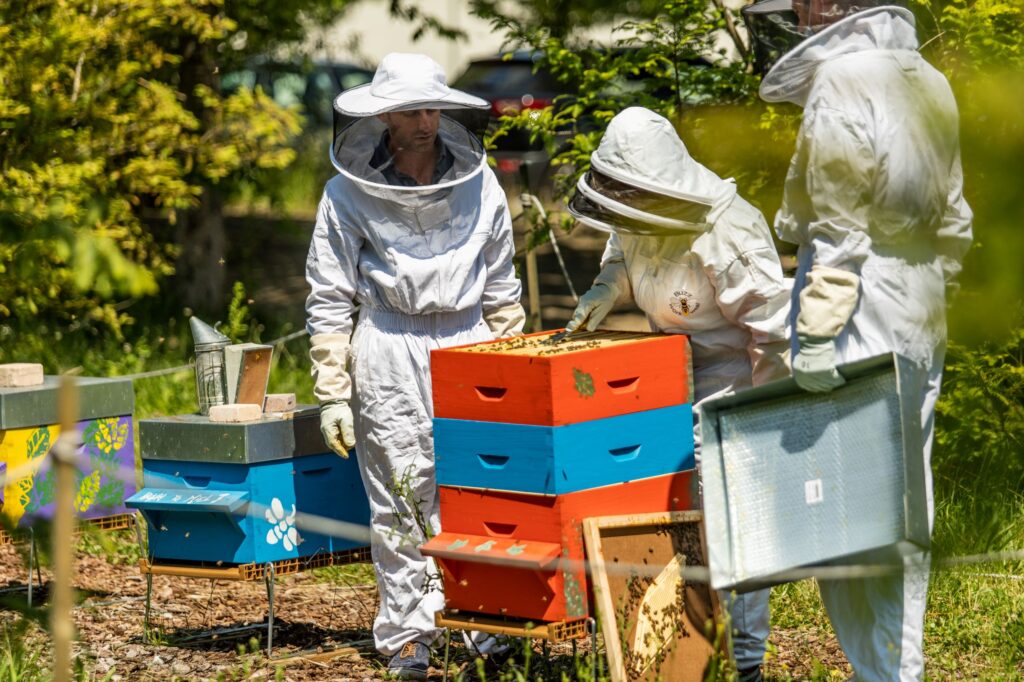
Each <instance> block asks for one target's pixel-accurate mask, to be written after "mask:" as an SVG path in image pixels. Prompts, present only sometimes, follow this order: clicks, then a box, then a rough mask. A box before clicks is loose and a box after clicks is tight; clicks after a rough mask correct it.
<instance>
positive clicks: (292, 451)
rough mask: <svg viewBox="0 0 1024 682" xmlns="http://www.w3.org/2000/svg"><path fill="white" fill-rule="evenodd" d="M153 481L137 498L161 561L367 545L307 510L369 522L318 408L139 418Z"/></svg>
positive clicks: (154, 555)
mask: <svg viewBox="0 0 1024 682" xmlns="http://www.w3.org/2000/svg"><path fill="white" fill-rule="evenodd" d="M139 447H140V451H141V455H142V475H143V483H144V487H143V488H142V490H140V491H139V492H138V493H136V494H135V495H134V496H133V497H132V498H131V499H130V500H128V505H129V506H130V507H135V508H137V509H138V510H139V511H141V512H142V514H143V515H144V516H145V518H146V521H147V523H148V525H149V553H150V557H151V559H152V560H154V561H156V562H161V563H175V562H199V563H210V564H217V565H221V564H248V563H264V562H268V561H283V560H287V559H297V558H301V557H312V556H317V555H325V554H326V555H329V554H331V553H333V552H339V551H345V550H350V549H353V548H356V547H359V546H361V545H362V544H364V543H362V542H357V541H352V540H350V539H347V538H344V537H336V536H332V535H331V534H330V530H329V529H328V530H324V531H321V530H319V529H318V530H313V529H312V528H310V527H308V524H307V525H306V526H304V522H303V519H302V518H299V517H300V515H303V514H305V515H309V516H312V517H319V519H317V520H318V521H320V522H321V523H320V526H319V527H320V528H323V527H324V523H323V522H327V524H328V525H329V522H330V521H331V520H337V521H341V522H344V523H348V524H355V525H356V526H364V527H365V526H367V525H369V521H370V507H369V504H368V503H367V501H366V494H365V493H364V491H363V484H362V481H361V479H360V477H359V465H358V463H357V460H356V458H355V456H354V454H355V453H352V455H353V456H350V457H349V458H348V459H342V458H341V457H338V456H337V455H335V454H334V453H333V452H331V451H330V450H328V448H327V446H326V445H325V444H324V440H323V437H322V436H321V434H320V417H319V411H318V410H317V408H316V407H312V406H299V408H297V409H296V410H294V411H293V412H288V413H283V414H266V415H263V416H262V417H261V418H259V419H257V420H254V421H250V422H246V423H218V422H212V421H211V420H210V418H209V417H204V416H201V415H198V414H189V415H179V416H175V417H160V418H155V419H143V420H141V421H140V422H139Z"/></svg>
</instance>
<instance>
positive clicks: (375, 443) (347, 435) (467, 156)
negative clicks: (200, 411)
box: [306, 54, 525, 679]
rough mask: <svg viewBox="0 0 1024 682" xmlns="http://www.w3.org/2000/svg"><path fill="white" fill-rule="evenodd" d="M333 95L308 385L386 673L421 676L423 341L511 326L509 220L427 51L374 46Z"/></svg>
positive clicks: (426, 450)
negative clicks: (358, 489)
mask: <svg viewBox="0 0 1024 682" xmlns="http://www.w3.org/2000/svg"><path fill="white" fill-rule="evenodd" d="M334 107H335V113H336V115H335V138H334V142H333V145H332V148H331V160H332V162H333V164H334V166H335V168H336V169H337V171H338V175H337V176H335V177H334V178H333V179H331V180H330V181H329V182H328V183H327V186H326V187H325V188H324V194H323V198H322V199H321V201H320V207H319V211H318V214H317V221H316V227H315V229H314V232H313V239H312V243H311V244H310V248H309V256H308V259H307V262H306V278H307V280H308V281H309V285H310V287H311V289H312V291H311V293H310V295H309V298H308V299H307V301H306V312H307V315H308V321H307V329H308V330H309V333H310V336H311V339H310V342H311V350H310V355H311V357H312V361H313V376H314V378H315V381H316V389H315V393H316V397H317V398H318V399H319V401H320V405H321V426H322V431H323V434H324V438H325V440H326V441H327V443H328V444H329V445H330V447H331V448H332V449H334V450H335V451H336V452H337V453H338V454H339V455H341V456H347V452H348V450H349V449H351V448H353V447H355V448H356V452H357V456H358V457H359V464H360V469H361V471H362V476H363V484H364V485H365V487H366V494H367V497H368V498H369V501H370V510H371V517H372V518H371V526H372V540H371V544H372V555H373V564H374V569H375V570H376V573H377V584H378V587H379V591H380V610H379V612H378V614H377V618H376V621H375V622H374V627H373V634H374V640H375V643H376V647H377V649H378V651H380V652H381V653H383V654H385V655H388V656H391V659H390V664H389V666H388V670H389V672H390V673H391V674H392V675H396V676H398V677H401V678H403V679H425V677H426V674H427V667H428V664H429V649H428V647H429V645H430V644H431V643H432V642H433V641H434V640H435V639H436V638H437V636H438V634H439V632H438V630H437V629H436V628H435V627H434V613H435V612H436V611H438V610H440V609H441V608H443V606H444V599H443V596H442V594H441V592H440V585H428V584H427V582H426V578H427V574H428V568H432V566H430V563H429V562H428V560H427V559H426V558H424V557H423V556H422V555H421V554H420V552H419V549H418V546H419V545H420V544H421V543H422V542H424V541H425V536H424V531H426V530H429V531H430V532H437V531H438V529H439V517H438V500H437V495H436V485H435V479H434V450H433V437H432V421H431V420H432V416H433V408H432V403H431V389H430V351H431V350H433V349H436V348H444V347H447V346H454V345H458V344H466V343H473V342H477V341H485V340H489V339H494V338H497V337H503V336H508V335H512V334H516V333H519V332H520V331H521V330H522V326H523V322H524V320H525V314H524V311H523V308H522V306H521V305H520V304H519V298H520V283H519V281H518V280H517V278H516V275H515V270H514V268H513V263H512V258H513V254H514V247H513V243H512V225H511V220H510V217H509V210H508V206H507V203H506V200H505V195H504V193H503V192H502V190H501V188H500V187H499V186H498V183H497V181H496V179H495V177H494V174H493V173H492V171H491V170H490V169H489V168H488V167H487V160H486V156H485V154H484V150H483V147H482V145H481V144H480V140H479V139H478V138H477V136H475V135H474V134H473V132H471V131H470V130H469V129H467V128H466V127H465V126H463V125H461V124H460V123H458V122H456V120H454V118H453V116H455V115H458V114H459V113H460V110H461V113H465V112H466V111H472V110H482V116H481V119H480V120H481V121H482V122H483V123H484V124H485V123H486V109H487V107H488V104H487V102H485V101H484V100H482V99H479V98H477V97H473V96H471V95H468V94H466V93H463V92H460V91H458V90H453V89H452V88H450V87H448V85H447V83H446V79H445V75H444V72H443V70H442V69H441V67H440V66H439V65H438V64H437V63H436V62H434V61H433V60H432V59H430V58H429V57H427V56H425V55H417V54H389V55H387V56H386V57H384V59H383V60H382V61H381V63H380V66H379V67H378V69H377V72H376V74H375V76H374V78H373V82H372V83H370V84H368V85H366V86H362V87H358V88H353V89H351V90H347V91H345V92H343V93H342V94H341V95H339V96H338V98H337V99H336V100H335V103H334ZM357 308H358V317H359V323H358V325H356V326H355V333H354V334H353V322H354V320H353V317H354V315H355V313H356V310H357ZM350 335H351V339H350ZM350 376H351V380H350Z"/></svg>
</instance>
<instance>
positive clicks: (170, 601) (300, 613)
mask: <svg viewBox="0 0 1024 682" xmlns="http://www.w3.org/2000/svg"><path fill="white" fill-rule="evenodd" d="M25 566H26V561H25V557H24V555H23V550H19V549H18V548H16V547H14V546H10V545H8V546H6V547H0V585H6V586H7V587H8V589H7V590H2V589H0V594H2V598H3V602H2V604H3V605H2V607H0V619H2V620H3V621H6V622H8V623H10V622H13V621H16V620H18V619H20V618H23V617H32V616H26V615H25V614H23V613H22V610H23V607H22V605H23V604H24V598H25V592H24V591H20V590H14V589H11V588H15V587H18V586H24V585H25V581H26V574H25ZM43 579H44V588H43V590H42V591H41V592H40V590H39V589H38V586H37V587H36V590H35V599H36V603H37V605H38V604H39V603H40V602H41V599H40V598H43V599H45V596H46V588H47V587H48V585H49V579H50V578H49V574H48V572H47V571H45V570H44V571H43ZM75 587H76V588H77V589H78V590H79V595H78V606H77V607H76V608H75V610H74V620H75V625H76V627H77V631H78V635H79V642H78V643H77V644H76V656H77V657H78V658H80V659H81V660H82V662H83V663H84V666H85V669H86V670H87V671H89V672H90V673H92V674H93V675H94V676H95V677H96V678H97V679H104V678H106V679H110V680H114V681H117V680H145V681H150V680H153V681H155V680H161V681H163V680H217V679H227V680H243V679H244V680H274V679H277V680H289V681H292V680H294V681H298V680H332V681H353V682H363V681H364V680H381V679H387V678H386V676H385V674H384V666H385V665H386V660H385V659H384V658H382V657H380V656H379V655H377V654H376V653H375V652H374V651H373V649H372V646H371V645H370V640H371V634H370V627H371V624H372V622H373V616H374V614H375V610H376V602H377V593H376V587H375V586H372V585H347V584H343V582H342V581H332V582H325V581H324V577H323V575H318V574H315V573H300V574H296V575H290V576H284V577H280V578H278V580H277V582H276V588H275V621H274V623H275V628H274V649H273V658H274V659H275V660H271V661H268V660H267V659H266V657H265V655H264V654H265V651H264V649H263V647H265V645H266V641H265V637H266V622H267V593H266V588H265V585H264V583H263V582H262V581H261V582H248V583H243V582H228V581H218V582H214V581H210V580H202V579H193V578H181V577H165V576H156V577H155V578H154V580H153V596H152V616H151V619H152V626H153V627H154V630H155V632H154V634H153V636H151V637H149V638H147V637H146V636H145V634H144V632H143V614H144V610H145V594H146V581H145V578H144V577H143V575H141V573H140V572H139V568H138V566H136V565H126V564H120V565H119V564H115V563H111V562H110V561H108V560H107V559H106V558H103V557H98V556H90V555H86V554H82V553H79V554H78V556H77V561H76V579H75ZM34 616H35V617H36V619H37V620H38V622H39V623H40V624H45V622H46V614H45V611H36V612H35V614H34ZM243 626H250V627H247V628H246V629H245V630H243V631H241V632H238V633H234V636H231V635H230V634H228V635H223V636H221V637H219V638H217V639H212V638H210V637H208V636H203V635H204V634H205V633H208V632H209V631H210V630H212V629H215V628H242V627H243ZM34 630H35V633H36V634H35V635H33V636H34V637H35V638H37V639H41V638H42V637H43V636H44V635H43V633H42V630H41V629H40V628H39V626H35V627H34ZM190 637H191V638H193V639H194V640H195V641H192V642H189V641H187V638H190ZM770 641H771V644H772V645H773V647H774V652H773V654H772V655H771V660H770V661H769V663H768V665H767V669H766V672H767V673H769V679H778V680H785V679H795V680H801V679H809V678H810V676H811V674H812V661H813V660H814V659H817V661H819V662H820V664H823V665H824V667H825V668H826V669H833V670H834V669H838V670H848V668H847V666H846V663H845V660H844V659H843V656H842V653H841V651H840V650H839V647H838V645H837V643H836V641H835V639H834V637H832V636H831V635H826V634H824V633H821V632H811V631H806V630H800V631H796V630H785V629H776V630H774V631H773V632H772V636H771V640H770ZM344 646H354V647H355V648H357V649H360V652H361V653H357V654H352V655H348V656H345V657H340V658H334V659H333V660H328V661H322V662H295V661H294V660H293V661H287V660H281V659H284V658H287V657H288V656H295V655H296V654H299V653H302V652H306V653H314V652H317V651H323V650H330V649H334V648H338V647H344ZM599 646H600V645H599ZM535 650H536V651H537V652H538V654H539V653H540V647H539V646H537V647H536V648H535ZM240 651H242V652H243V653H240ZM578 651H579V653H580V654H581V655H589V652H590V646H589V642H588V641H585V640H581V641H580V642H579V644H578ZM550 653H551V659H550V660H551V662H550V665H551V668H550V669H549V672H548V673H544V672H541V677H542V678H543V679H558V678H559V677H560V671H561V670H569V669H571V667H572V648H571V644H569V643H562V644H558V645H555V646H554V647H553V648H552V650H551V652H550ZM451 654H452V662H451V665H450V670H451V672H452V673H455V672H456V671H458V670H464V671H472V670H474V669H475V664H474V661H473V660H472V657H471V656H470V655H469V654H468V653H467V652H466V650H465V649H464V648H463V647H462V646H461V644H459V643H456V642H453V645H452V649H451ZM443 656H444V648H443V646H441V647H439V648H438V649H437V651H436V659H435V667H434V668H433V669H432V671H431V676H430V679H431V680H440V679H442V677H443V675H442V672H443V671H442V667H443ZM539 658H540V657H539V656H538V660H539ZM40 663H41V664H45V663H44V661H40ZM492 672H493V671H492ZM108 675H109V677H107V676H108ZM453 677H454V675H453V676H452V677H450V679H452V678H453ZM531 677H533V676H532V675H531ZM472 678H473V679H476V676H475V675H472ZM488 679H496V677H495V676H488Z"/></svg>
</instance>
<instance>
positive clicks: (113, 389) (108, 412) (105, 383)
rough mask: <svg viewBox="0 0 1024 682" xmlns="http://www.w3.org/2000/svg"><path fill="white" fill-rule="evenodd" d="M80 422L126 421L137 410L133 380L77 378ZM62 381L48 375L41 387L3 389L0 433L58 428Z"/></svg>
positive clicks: (0, 397)
mask: <svg viewBox="0 0 1024 682" xmlns="http://www.w3.org/2000/svg"><path fill="white" fill-rule="evenodd" d="M75 384H76V385H77V387H78V418H77V419H76V420H75V421H85V420H86V419H100V418H102V417H123V416H124V415H126V414H131V413H132V412H133V411H134V409H135V391H134V390H133V388H132V382H131V379H124V378H117V377H114V378H110V379H106V378H101V377H76V379H75ZM59 385H60V377H58V376H53V375H47V376H46V377H44V378H43V383H42V384H40V385H38V386H25V387H22V388H0V431H7V430H8V429H25V428H34V427H37V426H49V425H50V424H56V423H57V422H58V421H59V420H58V418H57V387H58V386H59Z"/></svg>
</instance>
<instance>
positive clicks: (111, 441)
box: [0, 415, 135, 525]
mask: <svg viewBox="0 0 1024 682" xmlns="http://www.w3.org/2000/svg"><path fill="white" fill-rule="evenodd" d="M132 430H133V429H132V417H131V415H126V416H123V417H103V418H100V419H89V420H86V421H81V422H79V423H78V431H79V433H80V434H81V438H82V444H81V446H80V447H79V448H78V455H79V470H78V471H77V472H76V473H75V499H74V506H75V513H76V514H78V516H79V517H80V518H85V519H95V518H101V517H105V516H114V515H117V514H127V513H131V510H129V509H128V508H127V507H125V506H124V501H125V499H127V498H128V497H130V496H131V495H132V494H133V493H134V492H135V444H134V438H133V433H132ZM59 434H60V427H59V426H57V425H49V426H38V427H30V428H24V429H10V430H7V431H0V469H3V470H4V473H5V474H6V472H7V471H10V472H11V473H12V474H13V475H14V476H15V477H14V478H12V479H10V480H7V482H6V484H5V485H4V488H3V499H2V500H0V503H2V510H3V514H4V515H5V516H6V517H7V519H8V522H9V523H11V524H12V525H22V524H24V522H25V520H26V519H28V520H31V519H34V518H50V517H51V516H53V506H54V493H55V490H54V483H55V480H56V476H55V473H54V471H53V470H52V468H51V467H50V458H49V457H48V456H47V455H48V454H49V452H50V448H52V447H53V444H54V443H55V442H56V440H57V436H58V435H59Z"/></svg>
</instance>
